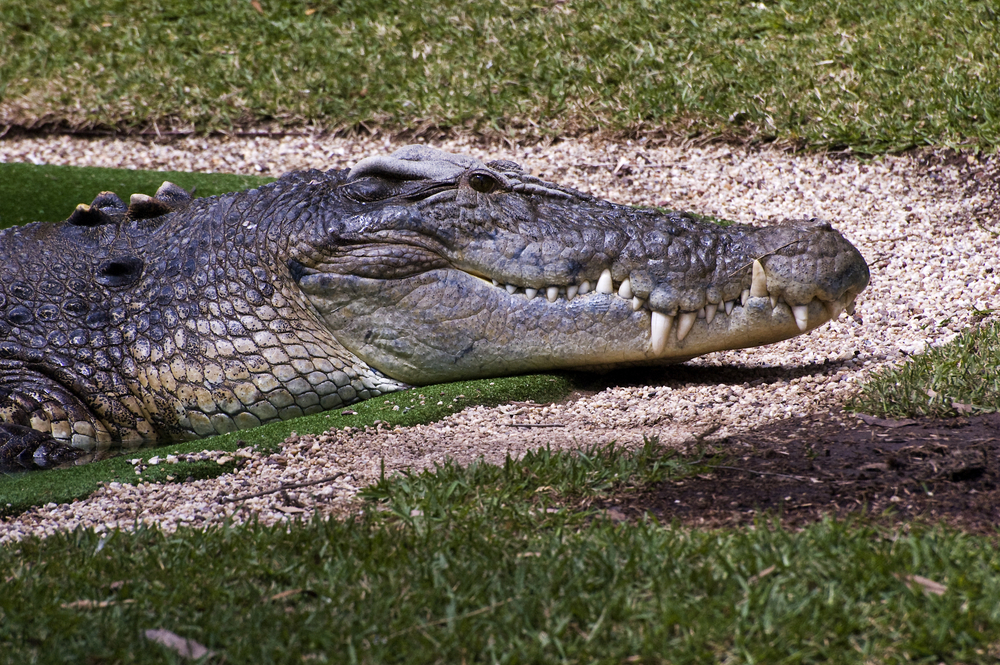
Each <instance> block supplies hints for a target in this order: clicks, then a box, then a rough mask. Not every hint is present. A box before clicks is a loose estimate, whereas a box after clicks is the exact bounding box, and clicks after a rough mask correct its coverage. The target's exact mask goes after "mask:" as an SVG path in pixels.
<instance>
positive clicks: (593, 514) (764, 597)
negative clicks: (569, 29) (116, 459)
mask: <svg viewBox="0 0 1000 665" xmlns="http://www.w3.org/2000/svg"><path fill="white" fill-rule="evenodd" d="M696 468H697V467H688V466H687V465H686V464H685V461H684V460H680V459H676V458H665V455H664V451H662V450H659V449H658V447H657V446H656V444H655V442H652V441H649V442H647V444H646V446H645V447H644V448H643V449H641V450H639V451H638V452H637V453H636V454H634V455H628V454H623V453H622V452H621V451H619V450H616V449H613V448H611V449H605V450H590V451H583V452H582V453H577V454H574V453H559V454H554V453H549V452H547V451H540V452H539V453H536V454H529V455H528V456H527V457H526V458H525V459H523V460H522V461H519V462H514V461H511V460H508V461H507V463H506V464H505V465H503V466H501V467H495V466H489V465H473V466H471V467H469V468H466V469H462V468H459V467H456V466H453V465H446V466H445V467H443V468H440V469H438V470H437V471H435V472H428V473H421V474H414V475H409V476H403V477H399V478H396V479H392V480H386V481H383V482H382V483H380V484H379V485H378V486H377V487H376V488H374V489H373V490H371V491H370V492H369V493H368V497H369V502H370V503H369V508H368V509H367V510H365V511H364V513H363V514H362V515H360V516H359V517H357V518H356V519H348V520H322V519H318V518H315V519H313V520H311V521H307V522H305V523H303V524H301V525H297V526H291V525H287V524H281V525H277V526H274V527H264V526H260V525H256V524H250V525H245V526H232V525H226V526H222V527H216V528H211V529H208V530H205V531H200V530H193V529H187V528H184V529H181V530H179V531H178V532H176V533H174V534H165V533H162V532H160V531H158V530H155V529H145V528H140V529H139V530H138V531H137V532H135V533H122V532H112V533H104V534H101V533H95V532H93V531H84V530H77V531H75V532H71V533H59V534H56V535H54V536H51V537H49V538H47V539H45V540H39V539H34V538H32V539H29V540H26V541H24V542H21V543H19V544H16V545H10V546H7V547H5V548H2V549H0V571H3V573H2V574H3V577H2V578H0V583H2V592H0V653H2V654H3V655H4V658H3V660H4V662H11V663H14V662H17V663H36V662H37V663H49V662H91V663H116V662H129V663H132V662H136V663H153V662H156V663H159V662H177V656H176V654H173V653H171V652H170V651H168V650H167V649H166V648H164V647H161V646H159V645H155V644H153V643H151V642H149V641H148V640H147V639H146V638H145V637H144V633H145V631H146V630H148V629H166V630H170V631H173V632H174V633H176V634H178V635H180V636H182V637H184V638H188V639H192V640H195V641H197V642H198V643H200V644H202V645H204V646H206V647H208V648H209V649H212V650H213V651H215V652H216V655H215V657H214V658H213V659H212V660H211V662H234V663H250V662H252V663H302V662H320V663H322V662H329V663H349V662H360V663H388V662H399V663H404V662H405V663H432V662H442V663H444V662H447V663H459V662H468V663H473V662H496V663H524V662H537V663H569V662H606V663H621V662H642V663H661V662H664V663H665V662H670V663H705V662H767V663H812V662H828V663H857V662H885V663H889V662H893V663H895V662H929V663H937V662H942V661H943V662H966V663H978V662H982V663H985V662H995V658H996V657H997V655H998V651H997V646H996V645H997V644H998V640H1000V612H998V610H997V604H996V598H997V597H998V595H1000V554H998V550H997V548H996V543H995V542H994V539H991V538H983V537H970V536H965V535H961V534H958V533H954V532H950V531H946V530H942V529H930V530H927V529H919V528H918V529H914V530H912V531H908V532H887V531H880V530H877V529H875V528H872V527H869V526H865V525H863V524H858V523H843V522H833V521H824V522H821V523H818V524H815V525H812V526H810V527H808V528H805V529H803V530H801V531H798V532H794V533H793V532H789V531H786V530H784V529H781V528H769V527H768V525H766V524H760V525H758V527H757V528H752V529H739V530H729V531H699V530H692V529H685V528H679V527H676V526H669V525H661V524H658V523H657V522H656V521H655V520H653V519H651V518H646V519H643V520H641V521H639V522H637V523H633V524H620V523H616V522H614V521H612V520H611V519H609V518H608V517H607V516H606V515H605V514H604V513H602V512H600V511H595V510H589V509H576V508H578V507H579V506H580V505H581V504H582V503H585V499H588V498H600V497H602V496H609V495H620V494H623V493H630V492H639V491H642V490H643V488H645V487H646V486H647V483H649V482H654V481H657V480H663V479H672V478H677V477H679V476H682V475H684V474H686V473H689V472H690V471H691V470H693V469H696ZM564 479H569V480H564ZM916 575H918V576H921V577H924V578H929V579H931V580H934V581H935V582H938V583H940V584H943V585H945V587H946V590H945V591H944V593H943V595H935V594H931V593H925V592H923V591H921V588H922V587H921V586H919V585H914V589H910V588H908V587H907V584H906V582H907V581H909V580H912V579H914V578H913V577H912V576H916ZM98 603H104V606H103V607H101V606H98V605H97V604H98Z"/></svg>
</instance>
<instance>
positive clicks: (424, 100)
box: [0, 0, 1000, 152]
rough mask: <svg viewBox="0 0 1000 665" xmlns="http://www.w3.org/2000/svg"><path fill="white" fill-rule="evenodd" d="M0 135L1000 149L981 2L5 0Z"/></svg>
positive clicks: (996, 29)
mask: <svg viewBox="0 0 1000 665" xmlns="http://www.w3.org/2000/svg"><path fill="white" fill-rule="evenodd" d="M0 11H2V15H3V20H2V21H0V125H3V124H13V125H18V126H23V127H51V126H57V127H73V128H118V129H136V128H143V129H145V130H147V131H148V133H149V134H150V135H156V134H157V133H160V132H161V130H162V131H163V132H166V131H168V130H169V129H176V130H180V131H192V130H197V131H218V130H221V131H228V130H232V129H234V128H239V127H244V126H259V125H261V124H262V123H263V124H270V125H272V126H275V127H282V128H288V127H296V126H305V125H318V126H322V127H326V128H330V129H337V128H343V127H357V126H360V125H364V124H371V123H375V124H376V125H377V126H381V127H390V128H392V127H394V128H397V129H404V128H409V129H419V128H421V127H426V126H428V125H431V126H445V127H460V128H475V129H479V130H490V129H497V130H503V131H519V130H525V131H528V132H529V133H532V134H536V135H537V134H561V133H565V132H567V131H575V130H578V129H590V128H611V129H618V130H631V129H642V128H654V129H661V128H666V129H668V130H671V131H676V132H681V133H683V134H686V135H697V134H699V133H709V134H714V135H718V134H723V135H736V136H747V137H751V138H755V139H757V140H765V141H766V140H772V139H778V140H781V141H786V142H791V143H801V144H804V145H809V146H814V147H829V148H844V147H850V148H853V149H855V150H860V151H865V152H881V151H886V150H904V149H907V148H909V147H913V146H927V145H938V146H941V145H944V146H959V145H970V144H971V145H975V146H979V147H982V148H991V147H996V146H997V145H1000V113H998V109H997V97H996V90H997V89H1000V48H998V46H997V41H996V35H997V34H998V33H1000V17H998V12H997V7H996V5H995V3H994V2H991V1H989V0H981V1H978V2H976V1H966V0H934V1H931V0H889V1H888V2H881V3H872V2H862V1H860V0H848V1H835V0H820V1H819V2H813V1H811V0H810V1H807V0H782V1H779V2H774V1H768V2H744V1H740V0H709V1H703V0H679V1H677V2H669V3H667V2H650V1H649V0H623V1H622V2H616V3H612V4H610V5H609V4H608V3H606V2H601V1H599V0H574V2H572V3H537V2H535V1H534V0H486V1H483V2H462V1H457V0H445V1H444V2H441V3H437V4H436V5H435V8H434V11H427V6H426V5H425V4H424V3H420V2H411V1H407V0H310V1H308V2H304V1H300V0H259V2H238V3H233V2H222V1H221V0H177V1H175V2H170V3H164V2H161V1H159V0H151V1H147V2H127V1H126V0H93V1H92V2H87V3H65V2H58V1H56V0H41V1H36V0H6V2H5V3H4V6H3V9H2V10H0Z"/></svg>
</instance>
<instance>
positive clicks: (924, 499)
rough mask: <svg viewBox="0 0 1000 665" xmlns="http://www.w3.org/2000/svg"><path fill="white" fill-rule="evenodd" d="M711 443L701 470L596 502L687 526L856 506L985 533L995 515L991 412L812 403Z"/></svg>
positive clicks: (999, 439)
mask: <svg viewBox="0 0 1000 665" xmlns="http://www.w3.org/2000/svg"><path fill="white" fill-rule="evenodd" d="M712 448H714V450H710V451H709V452H710V453H711V454H715V455H717V457H716V459H717V460H725V461H722V462H719V463H718V464H715V463H712V464H711V465H710V468H709V470H708V472H706V473H704V474H701V475H698V476H695V477H692V478H688V479H685V480H682V481H677V482H665V483H661V484H659V485H656V486H654V487H652V488H651V489H649V490H647V491H646V492H644V493H642V494H639V495H634V496H631V497H622V499H621V500H620V501H617V502H614V503H611V502H609V503H607V504H606V505H605V506H604V507H606V508H609V509H611V508H614V509H617V510H618V511H620V512H621V513H623V514H624V516H625V517H627V518H631V519H634V518H637V517H639V516H641V515H642V514H643V513H651V514H653V515H655V516H656V517H657V519H659V520H661V521H666V522H669V521H671V520H674V519H677V520H679V521H680V522H682V523H685V524H689V525H692V526H730V525H736V524H747V523H752V522H753V521H754V520H755V519H757V518H760V517H764V516H767V515H774V516H777V517H779V518H780V519H781V521H782V523H783V524H784V525H785V526H788V527H796V526H802V525H805V524H808V523H810V522H814V521H816V520H819V519H820V518H821V517H823V516H824V515H832V516H838V517H843V516H846V515H848V514H850V513H854V514H857V513H860V512H864V513H867V514H868V515H869V516H870V517H872V518H874V519H875V520H877V521H880V522H886V523H889V524H896V523H903V522H909V521H912V520H914V519H918V520H927V521H931V522H945V523H947V524H950V525H951V526H954V527H957V528H960V529H965V530H969V531H973V532H979V533H988V534H996V533H997V525H1000V468H998V461H1000V460H998V450H1000V413H995V414H989V415H983V416H975V417H970V418H955V419H948V420H942V419H930V418H925V419H919V420H917V419H908V420H886V419H881V418H873V417H871V416H864V415H855V414H847V413H839V414H836V413H821V414H815V415H811V416H808V417H804V418H793V419H789V420H785V421H781V422H779V423H776V424H774V425H771V426H768V427H763V428H761V429H758V430H754V431H752V432H747V433H743V434H740V435H737V436H733V437H729V438H727V439H725V440H722V441H713V442H712ZM734 451H735V452H734Z"/></svg>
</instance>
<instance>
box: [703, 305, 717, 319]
mask: <svg viewBox="0 0 1000 665" xmlns="http://www.w3.org/2000/svg"><path fill="white" fill-rule="evenodd" d="M717 311H719V306H718V305H716V304H715V303H712V302H710V303H708V304H707V305H705V323H711V322H712V319H714V318H715V313H716V312H717Z"/></svg>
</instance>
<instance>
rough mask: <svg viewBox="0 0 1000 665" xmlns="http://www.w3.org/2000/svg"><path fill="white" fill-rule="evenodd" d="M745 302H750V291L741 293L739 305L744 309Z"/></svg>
mask: <svg viewBox="0 0 1000 665" xmlns="http://www.w3.org/2000/svg"><path fill="white" fill-rule="evenodd" d="M747 300H750V289H743V293H741V294H740V305H742V306H743V307H746V306H747Z"/></svg>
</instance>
